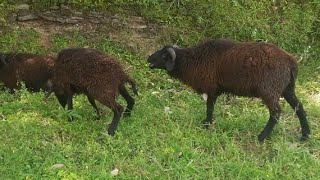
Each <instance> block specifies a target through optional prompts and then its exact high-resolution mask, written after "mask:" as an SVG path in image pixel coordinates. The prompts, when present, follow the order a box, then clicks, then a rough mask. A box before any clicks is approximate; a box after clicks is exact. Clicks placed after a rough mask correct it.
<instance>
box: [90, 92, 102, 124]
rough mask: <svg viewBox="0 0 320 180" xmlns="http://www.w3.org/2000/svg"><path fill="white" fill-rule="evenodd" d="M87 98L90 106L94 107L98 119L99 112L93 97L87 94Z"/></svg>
mask: <svg viewBox="0 0 320 180" xmlns="http://www.w3.org/2000/svg"><path fill="white" fill-rule="evenodd" d="M87 98H88V101H89V102H90V104H91V106H92V107H93V108H94V110H95V111H96V113H97V117H98V119H100V117H101V113H100V110H99V108H98V107H97V105H96V102H95V100H94V98H93V97H92V96H91V95H87Z"/></svg>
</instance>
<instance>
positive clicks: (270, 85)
mask: <svg viewBox="0 0 320 180" xmlns="http://www.w3.org/2000/svg"><path fill="white" fill-rule="evenodd" d="M148 62H149V63H150V68H158V69H164V70H166V71H167V73H168V74H169V75H170V76H171V77H173V78H176V79H179V80H181V81H182V82H184V83H186V84H188V85H190V86H191V87H192V88H193V89H194V90H195V91H196V92H197V93H201V94H202V93H205V94H207V96H208V99H207V118H206V119H205V121H204V124H205V126H206V127H207V126H208V125H209V124H211V123H212V121H213V120H212V118H213V115H212V114H213V109H214V104H215V102H216V99H217V97H218V96H219V95H221V94H222V93H231V94H235V95H239V96H246V97H258V98H261V99H262V101H263V102H264V104H265V105H266V106H267V107H268V109H269V112H270V118H269V121H268V123H267V125H266V127H265V128H264V130H263V131H262V132H261V134H260V135H259V136H258V139H259V141H264V140H265V139H266V138H267V137H268V136H269V135H270V133H271V131H272V129H273V127H274V126H275V124H276V123H277V121H278V119H279V116H280V112H281V108H280V105H279V98H280V97H281V96H283V97H284V98H285V100H286V101H287V102H288V103H289V104H290V105H291V107H292V108H293V109H294V110H295V111H296V114H297V116H298V117H299V120H300V124H301V128H302V139H306V138H308V135H309V134H310V130H309V125H308V122H307V118H306V114H305V111H304V109H303V106H302V104H301V102H299V100H298V99H297V97H296V95H295V80H296V77H297V71H298V65H297V61H296V60H295V58H294V57H293V56H292V55H290V54H289V53H287V52H285V51H284V50H282V49H280V48H278V47H276V46H275V45H273V44H269V43H264V42H234V41H231V40H226V39H218V40H211V41H207V42H205V43H202V44H200V45H198V46H195V47H191V48H176V47H173V46H165V47H164V48H162V49H161V50H159V51H157V52H155V53H154V54H152V55H151V56H150V57H149V59H148Z"/></svg>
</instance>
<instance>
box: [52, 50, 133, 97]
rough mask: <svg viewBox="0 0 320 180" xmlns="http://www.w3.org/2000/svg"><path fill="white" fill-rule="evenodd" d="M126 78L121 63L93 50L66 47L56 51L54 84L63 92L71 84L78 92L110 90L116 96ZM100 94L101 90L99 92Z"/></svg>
mask: <svg viewBox="0 0 320 180" xmlns="http://www.w3.org/2000/svg"><path fill="white" fill-rule="evenodd" d="M127 79H128V76H127V75H126V73H125V72H124V71H123V68H122V66H121V64H120V63H119V62H118V61H116V59H115V58H114V57H112V56H110V55H107V54H105V53H103V52H100V51H97V50H95V49H89V48H69V49H64V50H62V51H60V52H59V54H58V57H57V61H56V64H55V68H54V83H55V84H56V85H58V87H60V88H62V89H64V90H66V89H68V88H70V87H68V86H70V85H72V87H73V89H74V90H76V91H78V92H87V91H88V90H89V91H97V92H93V93H94V94H97V93H98V92H99V91H100V90H103V91H105V90H108V89H109V90H110V92H113V91H114V92H115V93H116V95H117V94H118V88H119V86H120V85H122V84H124V82H125V81H126V80H127ZM101 92H102V91H101Z"/></svg>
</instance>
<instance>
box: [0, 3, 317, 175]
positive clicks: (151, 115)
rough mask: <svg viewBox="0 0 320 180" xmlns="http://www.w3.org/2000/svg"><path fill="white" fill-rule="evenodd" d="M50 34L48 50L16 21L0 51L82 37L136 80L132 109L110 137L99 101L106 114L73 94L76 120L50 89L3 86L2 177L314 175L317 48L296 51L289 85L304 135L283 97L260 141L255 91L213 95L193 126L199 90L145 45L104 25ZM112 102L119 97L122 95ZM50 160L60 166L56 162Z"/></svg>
mask: <svg viewBox="0 0 320 180" xmlns="http://www.w3.org/2000/svg"><path fill="white" fill-rule="evenodd" d="M118 2H120V1H118ZM157 2H158V1H157ZM175 2H178V1H175ZM181 2H182V1H181ZM180 23H182V24H184V23H185V24H187V23H186V22H185V21H184V20H181V22H180ZM186 27H189V25H186ZM51 37H52V39H51V41H52V47H51V48H50V49H48V48H45V47H44V46H42V45H41V44H39V43H38V42H39V40H40V38H41V37H40V34H39V32H37V30H34V29H23V28H22V29H15V30H13V31H10V32H7V33H3V34H2V36H0V50H2V51H11V50H17V51H29V52H34V53H49V54H55V53H57V52H58V51H59V50H60V49H61V48H64V47H70V46H89V47H93V48H97V49H100V50H103V51H105V52H109V53H111V54H113V55H115V56H116V57H118V58H119V60H120V61H121V63H122V64H124V65H125V67H126V70H127V71H128V73H129V74H130V75H131V76H132V77H134V78H135V79H136V81H137V82H138V86H139V96H135V99H136V106H135V108H134V111H133V114H132V116H131V117H129V118H124V119H121V121H120V125H119V127H118V131H117V134H116V136H114V137H110V136H108V135H106V134H105V132H106V127H107V125H108V124H109V123H110V122H111V118H112V112H111V111H110V109H108V108H106V107H104V106H103V105H101V104H99V108H101V109H102V110H103V114H104V115H103V117H102V118H101V119H100V120H96V118H95V112H94V110H93V108H92V107H91V106H90V104H89V102H87V100H86V97H84V96H77V97H76V98H75V100H74V102H75V104H74V106H75V109H74V111H73V112H71V114H72V115H74V116H75V121H73V122H69V121H67V117H68V116H69V115H70V112H68V111H67V110H64V109H63V108H61V107H60V105H59V104H58V102H57V100H56V99H55V97H54V96H51V97H50V98H49V100H48V102H47V103H45V102H43V100H42V99H43V97H44V94H43V93H29V92H27V91H26V90H25V89H22V90H19V91H18V92H17V93H16V94H9V93H7V92H1V93H0V132H1V133H0V142H1V143H0V177H1V179H77V180H78V179H110V178H111V177H112V175H111V171H112V170H114V169H115V168H117V169H119V170H120V171H119V175H118V176H115V177H114V178H115V179H319V178H320V171H319V168H320V161H319V158H320V141H319V139H320V127H319V126H320V125H319V123H318V120H319V119H320V96H319V92H320V89H319V87H320V86H319V82H320V76H319V74H320V72H319V71H320V69H319V66H320V64H319V60H320V59H317V57H318V56H317V55H316V53H311V52H310V53H305V54H303V53H300V51H299V52H297V53H296V54H297V55H298V56H299V57H303V58H305V60H303V61H302V63H301V66H300V72H299V78H298V81H297V94H298V97H299V98H300V99H301V101H302V102H303V104H304V106H305V109H306V111H307V113H308V118H309V121H310V125H311V130H312V135H311V139H310V140H308V141H306V142H300V141H299V137H300V132H299V127H300V126H299V122H298V119H297V117H296V116H295V115H294V113H293V110H292V109H291V108H290V107H289V105H288V104H287V103H286V102H284V101H281V105H282V109H283V113H282V114H281V119H280V121H279V123H278V124H277V125H276V127H275V128H274V131H273V133H272V135H271V138H270V139H269V140H267V141H266V142H265V143H259V142H258V140H257V135H258V134H259V133H260V131H262V129H263V128H264V126H265V124H266V121H267V119H268V116H269V115H268V111H267V109H266V108H265V107H264V106H263V105H262V103H261V102H260V100H258V99H249V98H240V97H227V96H226V95H224V96H221V97H219V99H218V101H217V104H216V108H215V112H214V114H215V119H216V122H215V124H214V125H213V126H212V127H210V128H209V129H208V130H206V129H203V128H202V126H201V121H202V120H203V119H204V118H205V110H206V107H205V102H204V101H203V100H202V97H201V96H199V95H196V94H195V93H193V92H192V91H191V90H190V88H188V87H186V86H185V85H183V84H181V83H180V82H178V81H176V80H172V79H170V78H169V76H168V75H166V74H165V73H164V72H162V71H158V70H154V71H151V70H149V68H148V67H147V63H146V59H145V56H146V55H145V54H139V53H132V52H129V51H128V50H127V49H126V48H125V45H123V44H119V43H115V42H112V41H111V40H110V39H109V37H108V35H107V34H103V33H102V34H101V35H99V38H91V37H88V36H87V35H86V34H85V33H81V32H74V33H56V34H53V35H52V36H51ZM193 41H197V40H195V39H193V40H192V41H191V42H190V43H191V44H192V42H193ZM187 42H188V40H184V43H187ZM313 50H315V52H317V51H319V49H316V48H315V49H313ZM316 95H318V96H316ZM317 98H318V99H317ZM119 102H120V103H121V104H123V105H125V103H124V100H123V99H122V98H119ZM165 109H166V110H165ZM168 109H169V111H168ZM56 164H63V165H64V167H63V168H54V167H53V166H54V165H56Z"/></svg>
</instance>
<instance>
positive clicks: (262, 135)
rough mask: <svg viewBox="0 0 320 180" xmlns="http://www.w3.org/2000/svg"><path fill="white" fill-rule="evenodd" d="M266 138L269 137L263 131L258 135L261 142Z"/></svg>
mask: <svg viewBox="0 0 320 180" xmlns="http://www.w3.org/2000/svg"><path fill="white" fill-rule="evenodd" d="M266 138H267V137H266V135H264V134H262V133H261V134H260V135H259V136H258V140H259V141H260V142H261V143H262V142H263V141H264V140H265V139H266Z"/></svg>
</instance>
